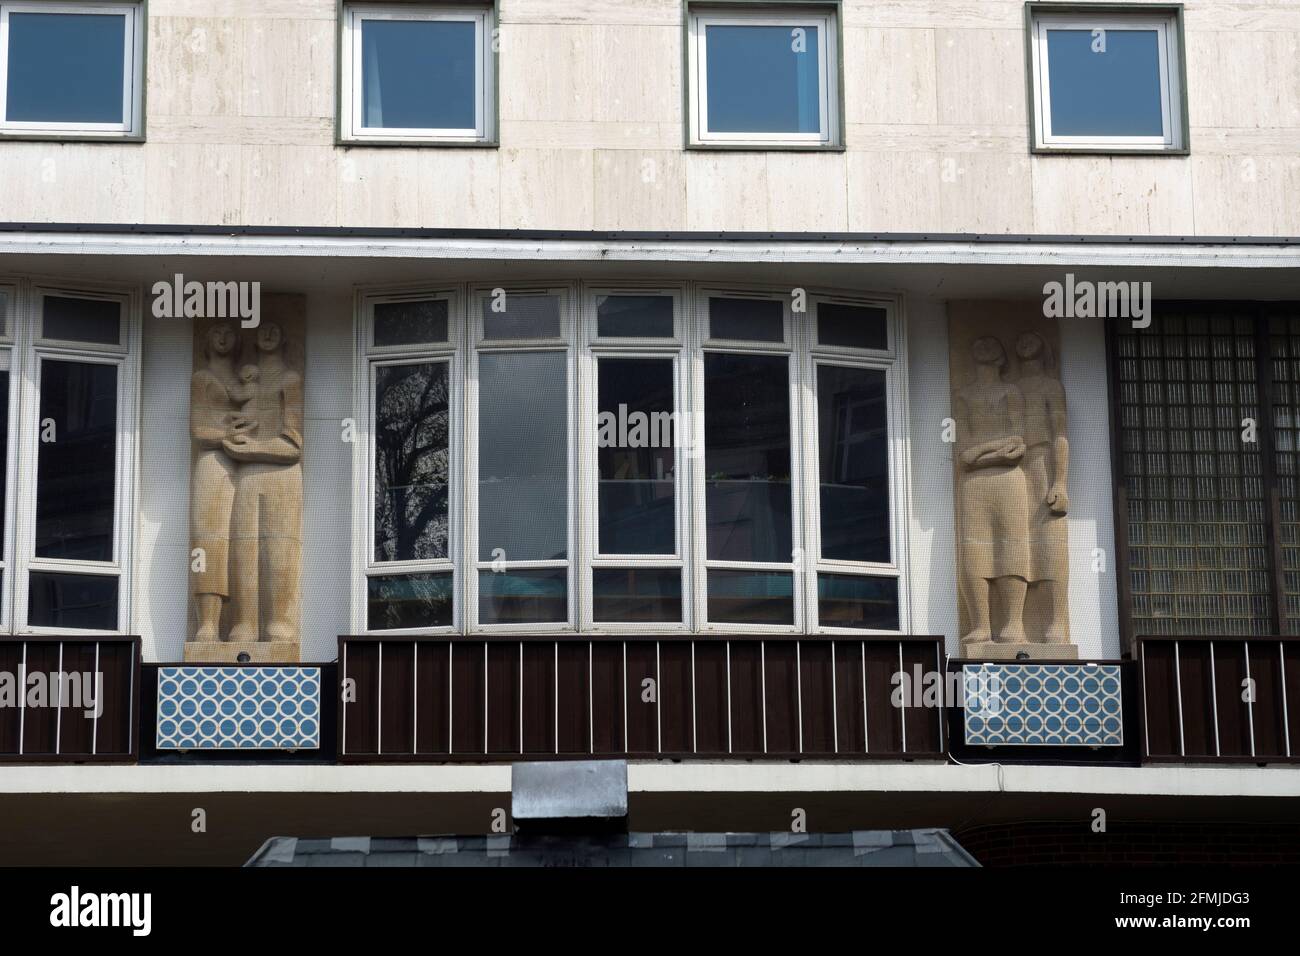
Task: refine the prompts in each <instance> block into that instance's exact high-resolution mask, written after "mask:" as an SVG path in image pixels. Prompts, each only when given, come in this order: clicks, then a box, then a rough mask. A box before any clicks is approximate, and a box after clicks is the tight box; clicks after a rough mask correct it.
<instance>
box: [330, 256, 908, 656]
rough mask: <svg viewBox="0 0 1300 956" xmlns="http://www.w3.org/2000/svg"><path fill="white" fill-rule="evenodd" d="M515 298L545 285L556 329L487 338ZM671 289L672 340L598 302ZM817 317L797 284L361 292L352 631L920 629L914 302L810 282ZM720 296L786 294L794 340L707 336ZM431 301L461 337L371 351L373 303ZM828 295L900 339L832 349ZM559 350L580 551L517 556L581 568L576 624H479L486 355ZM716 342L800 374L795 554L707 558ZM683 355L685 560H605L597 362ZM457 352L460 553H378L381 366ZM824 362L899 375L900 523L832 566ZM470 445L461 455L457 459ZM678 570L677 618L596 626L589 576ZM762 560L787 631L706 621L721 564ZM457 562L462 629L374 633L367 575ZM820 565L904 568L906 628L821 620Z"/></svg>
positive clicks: (680, 515)
mask: <svg viewBox="0 0 1300 956" xmlns="http://www.w3.org/2000/svg"><path fill="white" fill-rule="evenodd" d="M501 289H504V290H505V292H506V295H507V296H509V295H512V294H513V295H528V294H543V295H556V296H559V297H560V316H561V320H560V321H561V335H560V337H559V338H545V339H542V338H539V339H511V340H490V341H485V340H484V338H483V320H482V308H483V303H484V301H486V300H489V299H490V297H491V296H492V295H493V294H494V293H495V292H497V291H499V290H501ZM620 294H622V295H668V296H672V297H673V299H674V327H675V329H676V331H677V333H678V334H677V336H676V337H674V338H672V339H667V338H664V339H649V338H627V339H620V338H603V339H602V338H600V337H599V336H598V335H597V309H596V303H597V301H598V300H599V298H600V297H601V296H605V295H620ZM805 295H806V311H804V312H799V313H796V312H794V311H793V309H794V305H795V302H794V301H793V300H792V298H791V294H790V290H789V288H788V287H780V288H777V287H762V286H754V285H751V284H745V285H722V284H708V285H706V284H702V283H694V282H676V283H671V282H670V283H653V284H651V283H646V282H636V281H629V282H600V283H586V282H576V281H575V282H568V283H547V284H523V283H516V284H511V285H508V286H487V285H478V284H467V285H458V286H455V287H438V288H432V287H430V286H427V285H426V286H420V287H411V286H407V287H392V286H389V287H385V288H383V289H369V290H359V291H358V293H357V297H356V303H355V310H356V311H355V314H356V316H357V323H356V346H357V347H356V359H355V367H354V383H355V387H354V396H353V400H354V407H355V408H356V410H357V419H356V420H357V422H358V423H359V427H358V430H359V434H358V437H357V442H356V444H355V445H354V478H355V480H354V482H353V489H354V490H353V515H354V518H353V538H354V542H355V547H354V549H353V555H354V558H353V580H354V586H353V590H352V595H353V602H352V608H353V613H352V620H353V626H354V633H358V634H360V633H368V634H375V635H378V636H383V635H386V634H387V635H394V636H396V635H401V634H422V635H447V636H456V635H465V636H473V635H482V634H505V635H509V634H516V635H521V636H528V635H539V636H540V635H547V636H549V635H560V634H571V633H580V634H584V635H585V634H590V635H593V636H602V635H622V634H635V635H640V636H653V635H656V634H659V635H673V634H681V633H688V634H700V635H706V634H770V635H773V636H780V635H790V634H803V633H809V634H813V633H820V634H846V635H859V636H861V635H864V634H887V635H896V634H899V633H903V634H906V633H909V631H910V627H911V602H910V594H909V588H910V565H909V550H908V516H909V515H910V514H911V495H910V486H909V475H908V454H907V448H908V441H909V435H908V422H909V419H908V404H907V401H908V400H907V367H906V366H907V351H906V337H905V336H904V335H903V328H904V326H903V321H904V319H903V301H902V299H901V297H898V296H884V295H875V294H870V293H857V292H840V291H835V290H822V289H809V290H807V291H806V293H805ZM712 296H723V297H727V298H751V299H761V300H768V301H773V300H775V301H780V302H782V309H783V333H784V334H783V341H781V342H760V341H735V340H729V339H710V338H708V337H707V334H708V300H709V298H710V297H712ZM428 298H447V299H448V300H449V308H448V315H449V326H448V341H447V342H442V343H428V344H425V343H421V344H416V345H408V346H392V347H381V348H376V347H375V346H373V344H372V343H373V316H374V305H375V304H377V303H380V302H392V301H410V300H418V299H428ZM823 302H835V303H842V304H847V305H857V306H866V307H873V308H880V309H883V310H884V311H885V316H886V322H887V342H888V346H889V347H888V348H887V349H885V350H877V349H857V348H851V347H845V346H821V345H819V344H818V343H817V341H816V317H817V308H818V306H819V305H820V304H821V303H823ZM531 351H559V352H564V353H565V355H566V361H565V369H566V376H567V396H568V400H567V404H566V409H567V414H568V459H567V463H568V492H567V499H566V508H567V511H568V536H569V537H568V548H569V553H568V558H567V560H543V561H518V562H511V561H507V563H506V567H507V569H508V570H515V569H528V568H545V567H564V568H565V569H566V570H567V573H568V590H567V600H568V620H566V621H563V622H550V623H543V624H480V623H479V620H478V596H479V595H478V579H479V572H480V571H487V570H491V569H492V562H491V561H482V560H479V559H478V517H479V515H478V494H477V488H478V486H477V481H478V453H479V447H478V422H479V417H478V416H479V391H478V361H479V356H480V355H481V354H484V353H489V352H531ZM709 352H726V353H740V354H755V355H779V356H784V357H786V358H787V360H788V362H789V370H790V429H791V436H790V442H791V444H790V458H791V494H792V499H793V500H792V516H791V523H792V526H791V541H792V547H793V548H794V551H795V553H792V555H791V560H790V561H789V562H775V563H769V562H750V561H741V562H733V561H712V560H708V559H707V557H706V555H707V541H706V540H705V530H706V522H707V518H706V514H705V494H704V480H705V477H706V475H705V473H704V463H703V457H702V456H703V455H704V447H703V441H704V429H703V423H704V414H703V411H704V410H703V405H702V399H703V394H704V356H705V355H706V354H707V353H709ZM604 357H609V358H651V359H670V360H672V361H673V363H674V366H675V376H676V377H675V394H674V403H675V410H676V411H678V412H680V413H681V414H680V416H679V417H678V419H677V422H678V423H679V424H682V425H684V428H683V429H682V434H681V435H680V437H679V439H678V442H679V446H678V452H677V455H676V468H675V470H676V475H675V477H676V481H677V486H676V496H675V504H676V532H677V542H678V545H677V553H676V554H673V555H601V554H599V553H598V551H597V547H598V538H597V535H598V528H599V524H598V515H597V512H596V504H595V503H596V501H597V500H598V499H597V494H596V488H597V474H598V471H597V458H596V453H597V449H596V413H597V411H598V409H597V407H596V406H597V385H598V383H597V380H596V363H597V361H598V360H599V359H600V358H604ZM441 359H446V360H449V361H450V362H451V363H452V371H453V379H452V393H453V399H452V436H453V437H452V439H451V441H452V442H453V443H454V444H453V452H452V454H453V461H452V479H451V480H452V485H453V487H452V490H451V497H450V500H451V507H452V515H451V527H450V529H449V533H450V534H451V536H452V540H451V546H450V548H449V551H450V554H451V558H450V560H449V561H443V560H441V559H440V560H437V561H429V562H374V561H373V541H374V524H373V521H374V514H373V512H374V479H373V474H374V446H373V432H374V421H373V415H374V409H373V393H372V388H373V371H372V370H373V368H374V367H377V366H380V365H386V364H393V363H399V364H400V363H407V362H420V361H428V360H441ZM821 364H829V365H846V366H852V367H862V368H873V369H881V370H883V371H884V372H885V374H886V392H887V395H886V398H887V403H888V424H889V429H890V435H889V443H888V447H889V454H890V461H889V476H890V502H889V514H890V521H891V533H890V542H891V549H890V557H891V560H890V561H889V562H881V563H872V562H859V561H841V560H833V561H831V560H822V559H821V542H820V528H821V523H820V501H819V489H820V484H819V481H820V478H819V475H818V469H819V467H820V465H819V456H818V430H817V392H816V378H815V374H816V370H817V367H818V366H819V365H821ZM458 454H459V456H460V457H459V459H457V458H456V456H457V455H458ZM637 567H644V568H663V569H680V571H681V574H682V589H683V593H682V619H681V621H680V622H667V623H664V622H598V621H595V620H594V619H593V618H594V607H593V605H594V601H593V597H594V595H593V586H592V572H593V571H594V570H596V569H601V568H637ZM710 568H716V569H722V570H751V571H775V572H779V573H789V574H790V575H791V576H792V604H793V618H792V623H791V624H790V625H788V626H787V625H773V624H736V623H730V622H709V621H708V613H707V612H708V570H709V569H710ZM447 570H450V571H451V573H452V575H453V581H454V582H455V607H454V611H453V623H452V625H451V626H450V627H437V628H428V627H422V628H410V629H393V630H378V631H369V630H367V623H368V622H367V594H366V580H367V578H368V577H370V576H374V575H375V574H380V575H387V574H400V573H412V572H421V571H438V572H446V571H447ZM818 573H831V574H856V575H864V576H870V577H894V578H897V579H898V581H899V587H898V602H899V607H898V616H899V630H898V631H884V630H871V629H861V628H840V627H824V626H821V625H820V623H819V622H818V609H819V608H818V597H817V575H818Z"/></svg>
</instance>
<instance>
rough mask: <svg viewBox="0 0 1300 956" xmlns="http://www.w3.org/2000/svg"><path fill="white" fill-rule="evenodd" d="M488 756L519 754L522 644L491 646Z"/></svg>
mask: <svg viewBox="0 0 1300 956" xmlns="http://www.w3.org/2000/svg"><path fill="white" fill-rule="evenodd" d="M487 653H488V687H487V695H488V706H487V712H488V727H487V738H488V752H489V753H494V754H517V753H519V644H518V643H515V642H513V641H512V642H510V643H505V644H497V643H493V644H489V645H488V649H487Z"/></svg>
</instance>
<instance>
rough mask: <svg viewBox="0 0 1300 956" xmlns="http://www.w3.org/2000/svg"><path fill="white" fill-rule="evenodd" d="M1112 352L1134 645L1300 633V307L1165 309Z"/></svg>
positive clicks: (1124, 594)
mask: <svg viewBox="0 0 1300 956" xmlns="http://www.w3.org/2000/svg"><path fill="white" fill-rule="evenodd" d="M1111 354H1112V362H1113V366H1112V375H1113V377H1114V383H1113V393H1112V400H1113V414H1114V419H1115V427H1116V431H1117V435H1118V439H1119V447H1118V448H1117V449H1115V451H1114V453H1113V454H1114V456H1115V457H1114V467H1115V474H1116V481H1117V483H1118V488H1117V495H1116V500H1117V502H1118V506H1117V514H1116V524H1117V534H1118V535H1119V537H1120V539H1121V541H1122V542H1126V547H1125V548H1124V549H1123V551H1122V552H1121V561H1122V564H1121V569H1120V570H1121V578H1120V597H1121V604H1122V605H1123V608H1124V609H1125V610H1122V621H1121V625H1122V627H1123V628H1124V630H1125V635H1126V637H1127V638H1129V639H1131V638H1133V637H1138V636H1146V635H1151V636H1159V635H1170V636H1187V635H1205V636H1224V637H1228V636H1266V635H1273V634H1278V633H1297V632H1298V631H1300V557H1298V556H1300V540H1298V538H1297V527H1300V521H1298V520H1297V517H1296V516H1297V508H1298V507H1300V491H1298V489H1297V477H1296V472H1297V450H1296V436H1297V425H1296V423H1297V422H1298V421H1300V387H1297V383H1298V382H1300V372H1298V371H1297V369H1300V307H1297V306H1296V305H1295V304H1282V303H1261V304H1258V305H1255V304H1250V303H1213V302H1209V303H1166V304H1163V305H1157V307H1156V310H1155V314H1154V315H1153V317H1152V321H1151V325H1150V326H1149V327H1148V328H1142V329H1134V328H1130V327H1127V326H1117V327H1115V328H1113V329H1112V334H1111Z"/></svg>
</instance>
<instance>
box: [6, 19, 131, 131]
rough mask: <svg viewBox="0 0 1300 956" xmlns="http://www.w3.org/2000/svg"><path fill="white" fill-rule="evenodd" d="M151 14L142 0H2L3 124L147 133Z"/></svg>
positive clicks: (8, 126) (8, 128)
mask: <svg viewBox="0 0 1300 956" xmlns="http://www.w3.org/2000/svg"><path fill="white" fill-rule="evenodd" d="M143 19H144V18H143V17H142V16H141V15H140V8H139V6H138V5H136V4H99V3H60V4H49V3H0V130H2V131H3V132H5V133H9V134H18V135H38V136H57V135H58V134H60V133H70V134H76V135H77V136H103V137H107V138H119V139H120V138H122V137H127V136H139V135H140V134H141V133H142V131H143V110H142V109H141V102H142V91H143V87H144V79H143V76H142V64H143V61H144V56H143V49H144V37H143Z"/></svg>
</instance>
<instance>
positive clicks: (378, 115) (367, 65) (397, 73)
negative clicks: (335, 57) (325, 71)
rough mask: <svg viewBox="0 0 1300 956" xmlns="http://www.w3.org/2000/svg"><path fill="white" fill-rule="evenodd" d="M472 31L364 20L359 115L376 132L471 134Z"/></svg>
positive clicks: (470, 27)
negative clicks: (450, 131) (467, 131)
mask: <svg viewBox="0 0 1300 956" xmlns="http://www.w3.org/2000/svg"><path fill="white" fill-rule="evenodd" d="M474 32H475V27H474V24H473V23H467V22H464V21H461V22H454V21H445V20H443V21H434V20H363V21H362V23H361V114H362V117H363V123H364V125H365V126H366V127H369V128H375V129H473V128H474V126H475V121H474V112H475V100H474V76H475V67H474V58H475V47H476V44H475V42H474Z"/></svg>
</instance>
